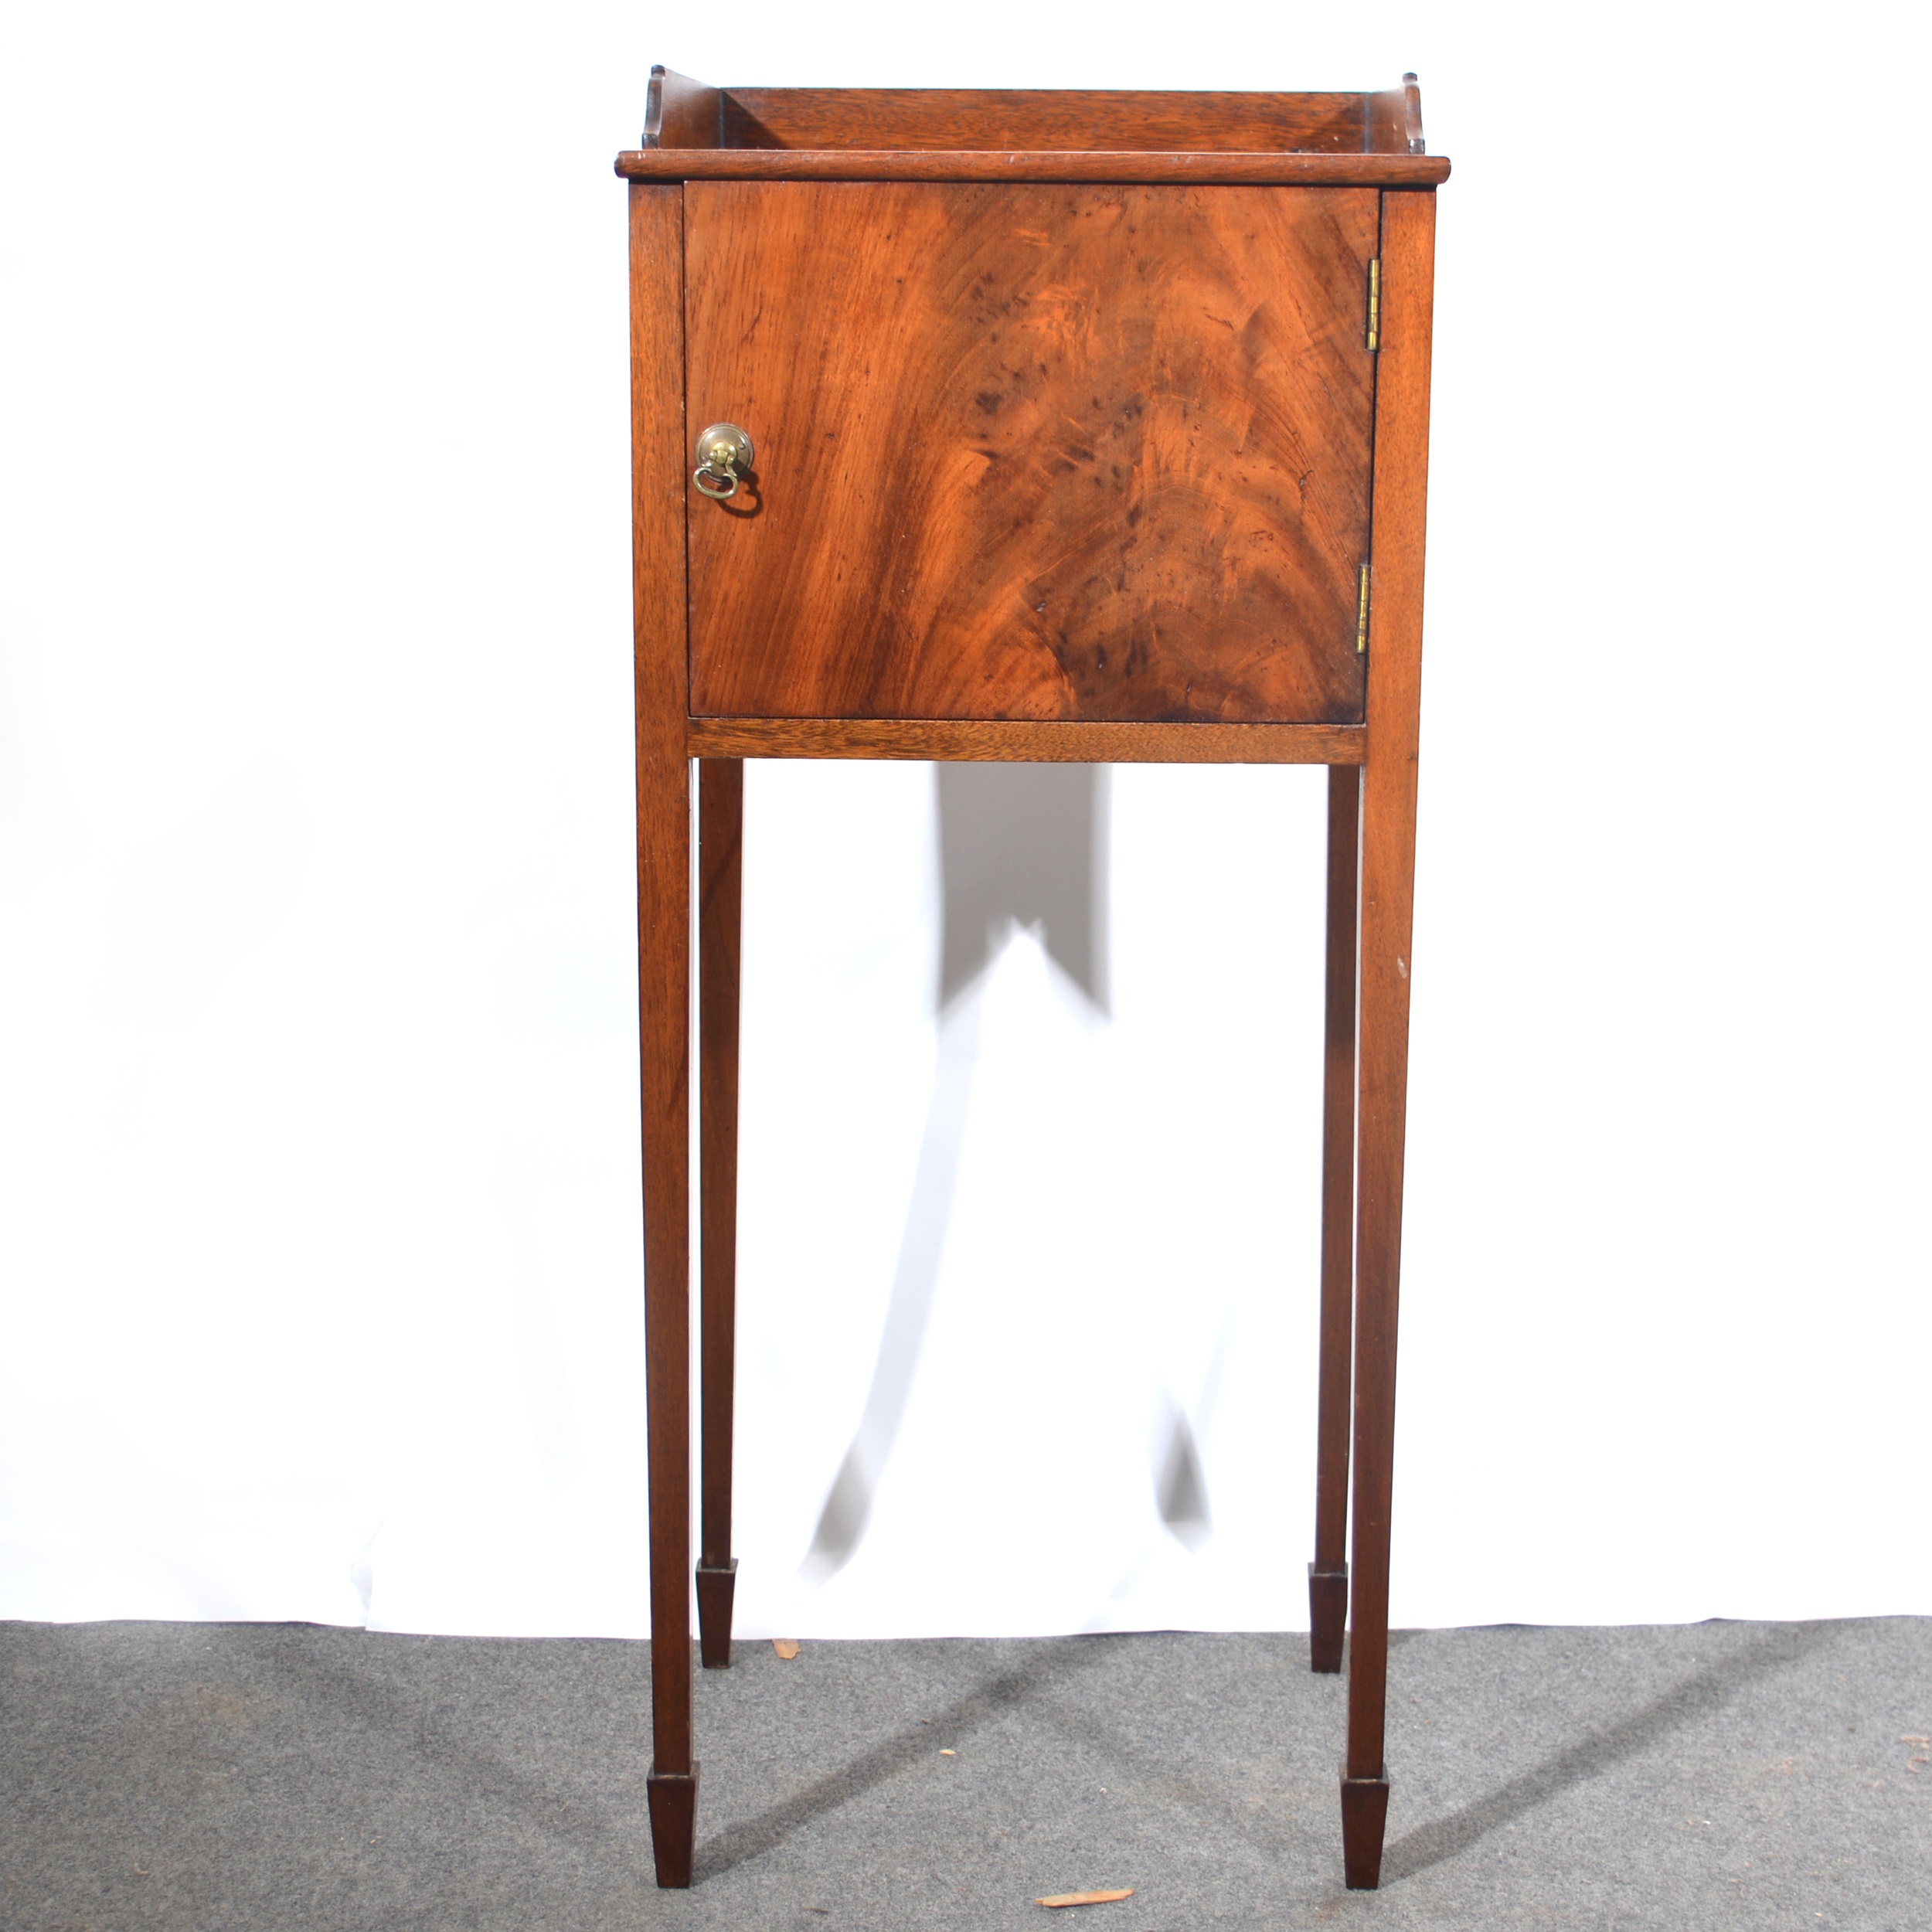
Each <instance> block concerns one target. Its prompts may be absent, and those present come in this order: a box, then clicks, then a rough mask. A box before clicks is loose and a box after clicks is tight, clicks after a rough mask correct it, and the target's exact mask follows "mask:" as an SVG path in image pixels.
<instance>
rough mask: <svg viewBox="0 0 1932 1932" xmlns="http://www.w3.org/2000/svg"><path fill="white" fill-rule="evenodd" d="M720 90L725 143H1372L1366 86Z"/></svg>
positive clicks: (1323, 150)
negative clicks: (1331, 90) (1336, 89)
mask: <svg viewBox="0 0 1932 1932" xmlns="http://www.w3.org/2000/svg"><path fill="white" fill-rule="evenodd" d="M720 91H721V93H722V94H723V124H722V130H721V131H722V133H723V137H724V138H723V141H722V142H721V143H720V144H719V145H721V146H724V147H727V148H913V149H920V148H954V149H958V148H1032V149H1045V150H1049V151H1064V150H1078V151H1088V152H1092V151H1107V150H1108V149H1116V150H1118V149H1129V150H1133V149H1141V148H1153V149H1162V150H1166V151H1172V150H1176V149H1179V150H1181V151H1189V150H1192V151H1196V152H1204V153H1230V152H1232V153H1271V152H1274V151H1277V150H1281V151H1294V152H1306V153H1313V154H1350V153H1353V154H1360V153H1364V152H1366V151H1367V150H1368V148H1369V145H1370V142H1369V106H1368V103H1369V98H1370V97H1369V96H1366V95H1362V94H1188V93H1184V92H1182V91H1180V90H1178V89H1177V90H1171V91H1170V90H1166V89H1162V90H1158V91H1146V92H1107V91H1105V90H1096V91H1094V92H1092V93H1080V94H1069V93H1064V92H1062V91H1060V90H1057V89H1036V88H1003V89H978V88H968V87H876V88H873V87H822V88H821V87H730V88H726V89H723V90H720ZM1405 151H1406V149H1405Z"/></svg>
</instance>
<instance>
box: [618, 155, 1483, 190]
mask: <svg viewBox="0 0 1932 1932" xmlns="http://www.w3.org/2000/svg"><path fill="white" fill-rule="evenodd" d="M617 172H618V173H619V174H620V175H623V176H624V178H625V179H627V180H630V181H814V180H816V181H1064V182H1077V181H1113V182H1157V183H1165V184H1166V185H1168V186H1186V185H1191V184H1193V183H1197V182H1241V183H1245V184H1247V185H1253V186H1267V185H1270V184H1274V185H1281V186H1289V187H1301V188H1348V187H1355V188H1433V187H1434V186H1435V185H1437V183H1438V182H1444V181H1447V179H1449V164H1448V162H1446V161H1444V159H1443V158H1441V157H1440V155H1388V154H1380V153H1366V154H1326V155H1304V154H1294V153H1261V154H1222V153H1217V152H1214V151H1196V152H1190V153H1187V154H1158V153H1154V152H1151V151H1141V150H1138V149H1134V148H1123V149H1119V150H1113V151H1110V150H1104V149H1103V150H1100V151H1095V152H1092V153H1086V154H1081V153H1075V152H1073V151H1069V150H1061V149H1056V148H1037V149H1013V148H1000V149H992V148H934V149H931V150H929V151H920V150H918V149H911V150H908V149H903V148H883V149H882V148H681V149H679V150H676V151H672V150H671V149H669V148H631V149H629V150H628V151H626V152H624V153H623V154H621V155H618V157H617Z"/></svg>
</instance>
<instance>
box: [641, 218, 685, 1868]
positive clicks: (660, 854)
mask: <svg viewBox="0 0 1932 1932" xmlns="http://www.w3.org/2000/svg"><path fill="white" fill-rule="evenodd" d="M683 216H684V201H683V197H682V195H680V194H679V192H678V190H677V189H675V188H662V187H655V186H654V187H639V188H634V189H631V448H632V451H633V453H634V479H633V488H632V492H631V505H632V509H631V549H632V560H633V563H632V583H631V594H632V598H633V602H634V609H635V611H636V649H635V654H634V663H635V668H636V689H637V784H638V1029H639V1042H638V1044H639V1049H640V1053H639V1062H640V1073H641V1086H642V1104H643V1122H642V1125H643V1152H644V1172H643V1188H644V1331H645V1402H646V1411H647V1415H646V1437H647V1440H648V1444H649V1447H650V1458H651V1460H650V1481H649V1494H650V1505H651V1772H650V1777H651V1781H652V1782H651V1793H650V1804H651V1831H652V1834H653V1838H654V1842H655V1845H656V1848H657V1858H658V1883H660V1884H666V1885H680V1884H689V1883H690V1869H691V1859H690V1847H689V1821H690V1819H691V1818H692V1816H693V1815H694V1811H693V1807H694V1806H695V1804H696V1766H695V1764H694V1763H693V1761H692V1755H691V1616H690V1607H689V1605H690V1590H691V1391H690V1375H691V1361H690V1358H691V1299H690V1276H689V1265H690V1246H691V1230H690V1206H689V1203H690V1138H691V1130H690V1120H691V1111H690V1110H691V1078H690V1060H691V1053H690V1022H691V1004H690V1002H691V987H690V968H691V906H690V899H691V789H690V763H689V759H688V758H687V757H686V756H685V746H684V718H685V712H686V709H687V708H688V707H687V700H686V696H685V611H684V606H685V596H684V542H683V527H682V526H683V511H684V502H683V499H684V456H685V452H684V413H683V406H682V399H683V390H684V340H683V329H682V319H683V317H682V304H681V302H680V301H679V277H680V274H681V272H682V262H683V240H682V234H683V225H684V220H683ZM679 1832H682V1833H683V1835H684V1837H683V1842H682V1843H680V1842H679V1841H678V1838H677V1834H678V1833H679ZM667 1833H669V1834H671V1836H669V1837H667V1835H666V1834H667ZM680 1871H682V1872H683V1874H684V1876H683V1877H682V1878H679V1877H678V1876H675V1875H676V1874H677V1873H678V1872H680ZM667 1873H668V1874H670V1875H671V1876H666V1875H667Z"/></svg>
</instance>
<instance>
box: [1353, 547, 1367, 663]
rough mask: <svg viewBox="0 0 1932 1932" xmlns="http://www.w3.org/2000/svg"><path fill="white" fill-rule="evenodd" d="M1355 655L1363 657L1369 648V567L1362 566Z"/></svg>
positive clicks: (1356, 606) (1357, 602)
mask: <svg viewBox="0 0 1932 1932" xmlns="http://www.w3.org/2000/svg"><path fill="white" fill-rule="evenodd" d="M1368 648H1369V566H1368V565H1367V564H1366V563H1365V564H1363V565H1362V590H1361V593H1360V594H1359V597H1357V598H1356V600H1355V655H1357V656H1358V657H1360V656H1362V655H1363V654H1364V653H1366V651H1367V650H1368Z"/></svg>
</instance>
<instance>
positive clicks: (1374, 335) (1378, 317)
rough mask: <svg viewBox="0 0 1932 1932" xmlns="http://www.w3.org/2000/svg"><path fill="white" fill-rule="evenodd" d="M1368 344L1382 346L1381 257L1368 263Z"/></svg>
mask: <svg viewBox="0 0 1932 1932" xmlns="http://www.w3.org/2000/svg"><path fill="white" fill-rule="evenodd" d="M1381 346H1382V257H1380V256H1379V255H1378V256H1377V257H1376V258H1375V260H1373V261H1372V262H1371V263H1369V348H1370V349H1379V348H1380V347H1381Z"/></svg>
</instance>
